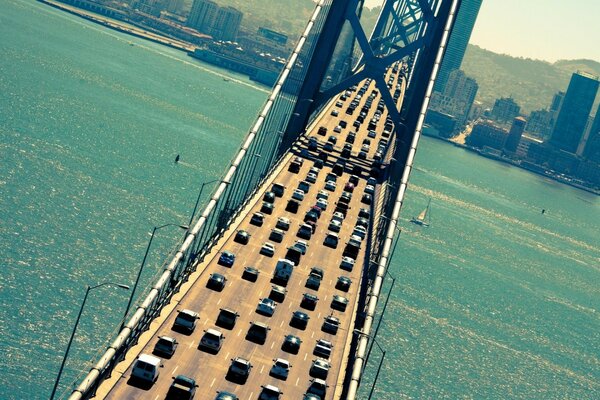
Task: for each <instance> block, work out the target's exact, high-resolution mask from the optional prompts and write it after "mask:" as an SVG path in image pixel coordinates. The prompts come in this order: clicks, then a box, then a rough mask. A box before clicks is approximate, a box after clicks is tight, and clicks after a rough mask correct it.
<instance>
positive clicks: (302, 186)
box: [298, 181, 310, 194]
mask: <svg viewBox="0 0 600 400" xmlns="http://www.w3.org/2000/svg"><path fill="white" fill-rule="evenodd" d="M298 189H300V190H302V191H303V192H304V194H306V193H308V192H309V191H310V184H309V183H308V182H306V181H300V183H298Z"/></svg>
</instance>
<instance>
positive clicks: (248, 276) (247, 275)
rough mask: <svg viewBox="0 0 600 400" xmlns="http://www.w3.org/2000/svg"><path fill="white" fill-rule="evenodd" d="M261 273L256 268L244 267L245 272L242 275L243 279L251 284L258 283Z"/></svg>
mask: <svg viewBox="0 0 600 400" xmlns="http://www.w3.org/2000/svg"><path fill="white" fill-rule="evenodd" d="M259 273H260V271H259V270H258V269H256V268H254V267H251V266H248V267H244V272H243V273H242V279H245V280H247V281H250V282H256V280H257V279H258V274H259Z"/></svg>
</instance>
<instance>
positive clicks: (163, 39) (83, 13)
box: [37, 0, 197, 52]
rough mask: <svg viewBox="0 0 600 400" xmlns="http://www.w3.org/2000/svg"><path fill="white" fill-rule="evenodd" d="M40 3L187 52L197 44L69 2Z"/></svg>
mask: <svg viewBox="0 0 600 400" xmlns="http://www.w3.org/2000/svg"><path fill="white" fill-rule="evenodd" d="M37 1H38V2H40V3H43V4H46V5H48V6H50V7H53V8H56V9H57V10H61V11H65V12H67V13H69V14H72V15H75V16H77V17H80V18H83V19H86V20H88V21H90V22H93V23H96V24H99V25H102V26H105V27H107V28H110V29H113V30H115V31H118V32H122V33H126V34H128V35H131V36H135V37H138V38H141V39H145V40H149V41H151V42H154V43H158V44H161V45H164V46H167V47H171V48H174V49H177V50H182V51H185V52H193V51H194V50H195V49H196V48H197V46H194V45H192V44H191V43H187V42H183V41H181V40H179V39H172V38H170V37H167V36H162V35H159V34H157V33H153V32H149V31H147V30H145V29H142V28H137V27H135V26H132V25H130V24H127V25H126V23H124V22H122V21H119V20H116V19H112V18H108V17H104V16H101V15H99V14H95V13H93V12H91V11H87V10H83V9H81V8H77V7H73V6H70V5H68V4H64V3H60V2H57V1H53V0H37Z"/></svg>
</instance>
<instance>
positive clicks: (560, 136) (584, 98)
mask: <svg viewBox="0 0 600 400" xmlns="http://www.w3.org/2000/svg"><path fill="white" fill-rule="evenodd" d="M599 83H600V82H598V78H597V77H595V76H593V75H590V74H588V73H586V72H575V73H573V75H572V76H571V81H570V82H569V87H568V88H567V93H566V94H565V97H564V99H563V101H562V106H561V107H560V111H559V113H558V117H557V119H556V124H555V125H554V130H553V131H552V137H551V138H550V143H551V144H552V145H553V146H555V147H556V148H558V149H560V150H564V151H568V152H570V153H575V152H576V151H577V148H578V146H579V142H580V141H581V139H582V137H583V134H584V132H585V127H586V124H587V121H588V117H589V115H590V111H591V109H592V105H593V104H594V99H595V98H596V93H597V92H598V85H599Z"/></svg>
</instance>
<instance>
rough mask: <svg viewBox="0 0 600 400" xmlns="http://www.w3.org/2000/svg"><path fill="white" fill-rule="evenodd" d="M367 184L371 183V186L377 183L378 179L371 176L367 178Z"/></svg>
mask: <svg viewBox="0 0 600 400" xmlns="http://www.w3.org/2000/svg"><path fill="white" fill-rule="evenodd" d="M367 185H371V186H375V185H377V179H375V178H373V177H372V176H371V177H369V179H367Z"/></svg>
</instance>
